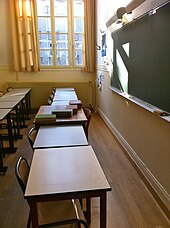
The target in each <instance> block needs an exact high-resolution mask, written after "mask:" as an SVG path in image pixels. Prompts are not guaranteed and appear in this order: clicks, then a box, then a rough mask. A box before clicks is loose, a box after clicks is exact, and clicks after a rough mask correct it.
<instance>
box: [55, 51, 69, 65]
mask: <svg viewBox="0 0 170 228" xmlns="http://www.w3.org/2000/svg"><path fill="white" fill-rule="evenodd" d="M68 59H69V54H68V51H66V50H62V51H57V65H60V66H64V65H69V61H68Z"/></svg>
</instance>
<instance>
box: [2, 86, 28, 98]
mask: <svg viewBox="0 0 170 228" xmlns="http://www.w3.org/2000/svg"><path fill="white" fill-rule="evenodd" d="M30 91H31V88H14V89H12V90H11V91H9V92H8V93H6V94H15V96H16V95H23V94H24V95H26V94H27V93H29V92H30Z"/></svg>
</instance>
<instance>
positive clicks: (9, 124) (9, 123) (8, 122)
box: [4, 113, 17, 153]
mask: <svg viewBox="0 0 170 228" xmlns="http://www.w3.org/2000/svg"><path fill="white" fill-rule="evenodd" d="M7 124H8V140H9V149H10V150H11V152H13V153H15V152H16V149H17V148H14V140H13V135H12V126H11V118H10V113H8V115H7ZM4 149H5V148H4Z"/></svg>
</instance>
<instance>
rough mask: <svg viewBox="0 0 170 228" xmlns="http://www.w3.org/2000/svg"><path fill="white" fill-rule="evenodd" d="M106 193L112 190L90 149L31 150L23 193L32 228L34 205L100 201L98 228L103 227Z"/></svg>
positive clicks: (35, 225) (104, 224) (34, 218)
mask: <svg viewBox="0 0 170 228" xmlns="http://www.w3.org/2000/svg"><path fill="white" fill-rule="evenodd" d="M107 191H111V187H110V185H109V183H108V181H107V179H106V177H105V175H104V172H103V170H102V168H101V166H100V164H99V162H98V160H97V157H96V155H95V153H94V151H93V149H92V147H91V146H81V147H63V148H48V149H37V150H35V151H34V155H33V160H32V163H31V168H30V173H29V177H28V182H27V186H26V191H25V196H24V197H25V199H27V201H28V203H29V205H30V209H31V219H32V227H33V228H37V227H38V214H37V202H40V201H52V200H54V201H56V200H67V199H82V198H86V199H87V198H89V199H90V198H92V197H99V198H100V228H106V218H107V216H106V208H107V205H106V204H107V194H106V193H107Z"/></svg>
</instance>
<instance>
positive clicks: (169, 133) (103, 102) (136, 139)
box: [96, 0, 170, 209]
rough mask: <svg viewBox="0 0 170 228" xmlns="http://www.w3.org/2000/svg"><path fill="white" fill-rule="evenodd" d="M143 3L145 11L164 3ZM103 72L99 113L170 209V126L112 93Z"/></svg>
mask: <svg viewBox="0 0 170 228" xmlns="http://www.w3.org/2000/svg"><path fill="white" fill-rule="evenodd" d="M99 1H100V0H98V2H99ZM101 1H102V0H101ZM146 2H147V5H145V9H148V7H150V6H152V5H155V4H157V5H159V3H160V2H161V3H162V2H163V0H154V1H153V0H150V1H149V0H148V1H146ZM140 9H142V10H143V12H144V11H145V10H144V9H143V8H142V7H141V6H140ZM137 14H138V15H139V14H140V11H138V12H136V15H137ZM99 16H100V14H99ZM99 35H100V33H99ZM107 35H109V33H108V34H107ZM108 48H109V47H108ZM110 51H111V50H110ZM102 68H103V67H102ZM102 68H101V67H100V66H99V68H98V72H97V75H103V76H104V77H103V78H104V80H103V85H102V87H101V89H98V90H97V93H96V96H97V108H98V110H99V113H100V114H101V116H102V117H103V119H104V120H105V122H106V123H107V125H108V126H109V128H110V129H111V130H112V131H113V132H114V133H115V135H116V137H117V138H118V140H119V141H120V142H121V144H122V145H123V147H124V148H125V149H126V151H127V153H128V154H129V155H130V156H131V158H132V159H133V161H134V162H135V163H136V164H137V166H138V167H139V168H140V170H141V171H142V173H143V174H144V175H145V177H146V178H147V179H148V180H149V182H150V184H151V185H152V186H153V187H154V189H155V190H156V192H157V193H158V195H159V196H160V197H161V199H162V200H163V202H164V203H165V204H166V206H167V207H168V208H169V209H170V201H169V199H170V195H169V194H170V177H169V174H170V123H169V122H167V121H165V120H164V119H161V118H160V117H158V116H156V115H154V114H153V113H152V112H149V111H147V110H146V109H144V108H142V107H140V106H138V105H137V104H135V103H133V102H131V101H129V100H127V99H126V98H124V97H122V96H120V95H119V94H117V93H115V92H113V91H111V90H110V88H109V86H110V75H109V72H108V71H107V70H106V68H105V70H103V69H102Z"/></svg>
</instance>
